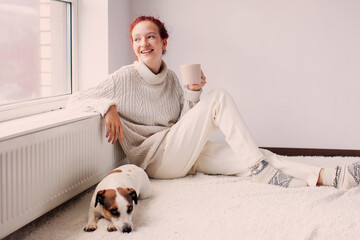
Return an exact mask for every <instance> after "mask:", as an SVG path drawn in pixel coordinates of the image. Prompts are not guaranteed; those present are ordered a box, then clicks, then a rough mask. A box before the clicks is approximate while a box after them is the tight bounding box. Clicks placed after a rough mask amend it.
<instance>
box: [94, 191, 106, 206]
mask: <svg viewBox="0 0 360 240" xmlns="http://www.w3.org/2000/svg"><path fill="white" fill-rule="evenodd" d="M105 192H106V190H101V191H98V193H97V194H96V199H95V207H96V206H97V203H98V202H99V203H100V205H103V206H104V200H105V196H104V194H105Z"/></svg>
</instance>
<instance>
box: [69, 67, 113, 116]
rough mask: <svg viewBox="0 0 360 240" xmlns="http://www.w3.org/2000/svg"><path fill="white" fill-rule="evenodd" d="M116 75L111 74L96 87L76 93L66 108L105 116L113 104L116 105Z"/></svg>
mask: <svg viewBox="0 0 360 240" xmlns="http://www.w3.org/2000/svg"><path fill="white" fill-rule="evenodd" d="M114 77H115V74H113V75H110V76H109V77H108V78H107V79H106V80H105V81H103V82H101V83H100V84H99V85H97V86H96V87H93V88H89V89H87V90H84V91H80V92H76V93H74V94H73V95H72V96H71V97H70V99H69V101H68V103H67V105H66V108H67V109H70V110H76V111H86V112H98V113H100V114H101V116H104V115H105V113H106V112H107V110H108V109H109V107H110V106H111V105H116V102H115V100H114V93H115V84H114Z"/></svg>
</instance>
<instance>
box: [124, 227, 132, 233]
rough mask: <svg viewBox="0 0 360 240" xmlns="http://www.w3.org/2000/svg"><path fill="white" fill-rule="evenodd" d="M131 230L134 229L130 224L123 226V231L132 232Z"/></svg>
mask: <svg viewBox="0 0 360 240" xmlns="http://www.w3.org/2000/svg"><path fill="white" fill-rule="evenodd" d="M131 231H132V229H131V227H129V226H125V227H124V228H123V230H122V232H123V233H129V232H131Z"/></svg>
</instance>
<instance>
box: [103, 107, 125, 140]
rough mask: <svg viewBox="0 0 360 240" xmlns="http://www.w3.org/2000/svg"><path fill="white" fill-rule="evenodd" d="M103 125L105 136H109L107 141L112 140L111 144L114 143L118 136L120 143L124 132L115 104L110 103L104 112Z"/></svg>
mask: <svg viewBox="0 0 360 240" xmlns="http://www.w3.org/2000/svg"><path fill="white" fill-rule="evenodd" d="M105 125H106V137H109V139H108V142H111V141H112V144H114V143H115V142H116V140H117V139H118V138H119V143H121V141H122V140H123V137H124V132H123V128H122V125H121V121H120V117H119V115H118V113H117V110H116V106H115V105H111V106H110V107H109V109H108V111H107V112H106V114H105Z"/></svg>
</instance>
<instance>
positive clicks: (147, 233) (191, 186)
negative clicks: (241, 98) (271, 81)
mask: <svg viewBox="0 0 360 240" xmlns="http://www.w3.org/2000/svg"><path fill="white" fill-rule="evenodd" d="M284 158H286V157H284ZM287 159H289V160H296V161H303V162H308V163H311V164H316V165H320V164H324V163H326V164H327V165H331V166H332V165H336V163H339V162H341V163H349V162H354V161H360V158H339V157H338V158H323V157H318V158H311V157H296V158H287ZM152 184H153V187H154V192H153V195H152V197H151V198H149V199H146V200H141V201H139V203H138V206H137V208H136V209H135V215H134V231H133V232H132V233H129V234H125V233H120V232H107V231H106V226H107V221H106V220H105V219H102V220H100V221H99V224H98V229H97V230H96V231H95V232H92V233H87V232H84V231H83V228H84V226H85V224H86V222H87V211H88V206H89V203H90V198H91V195H92V192H93V190H94V188H92V189H90V190H88V191H86V192H84V193H83V194H81V195H80V196H78V197H76V198H75V199H73V200H71V201H69V202H67V203H65V204H64V205H62V206H60V207H59V208H57V209H55V210H54V211H52V212H50V213H49V214H47V215H45V216H43V217H41V218H40V219H38V220H36V221H34V222H32V223H31V224H29V225H27V226H25V227H24V228H22V229H20V230H18V231H17V232H15V233H13V234H11V235H10V236H8V237H7V238H6V239H7V240H8V239H27V240H30V239H34V240H35V239H36V240H39V239H51V240H56V239H87V240H88V239H104V240H106V239H147V240H151V239H156V240H159V239H302V240H303V239H324V240H325V239H326V240H331V239H359V236H360V208H359V207H358V206H359V203H360V187H356V188H353V189H351V190H349V191H344V190H338V189H334V188H332V187H306V188H298V189H284V188H281V187H276V186H270V185H265V184H254V183H251V182H250V181H249V180H241V179H239V178H237V177H230V176H208V175H203V174H197V175H194V176H188V177H185V178H182V179H175V180H152Z"/></svg>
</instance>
